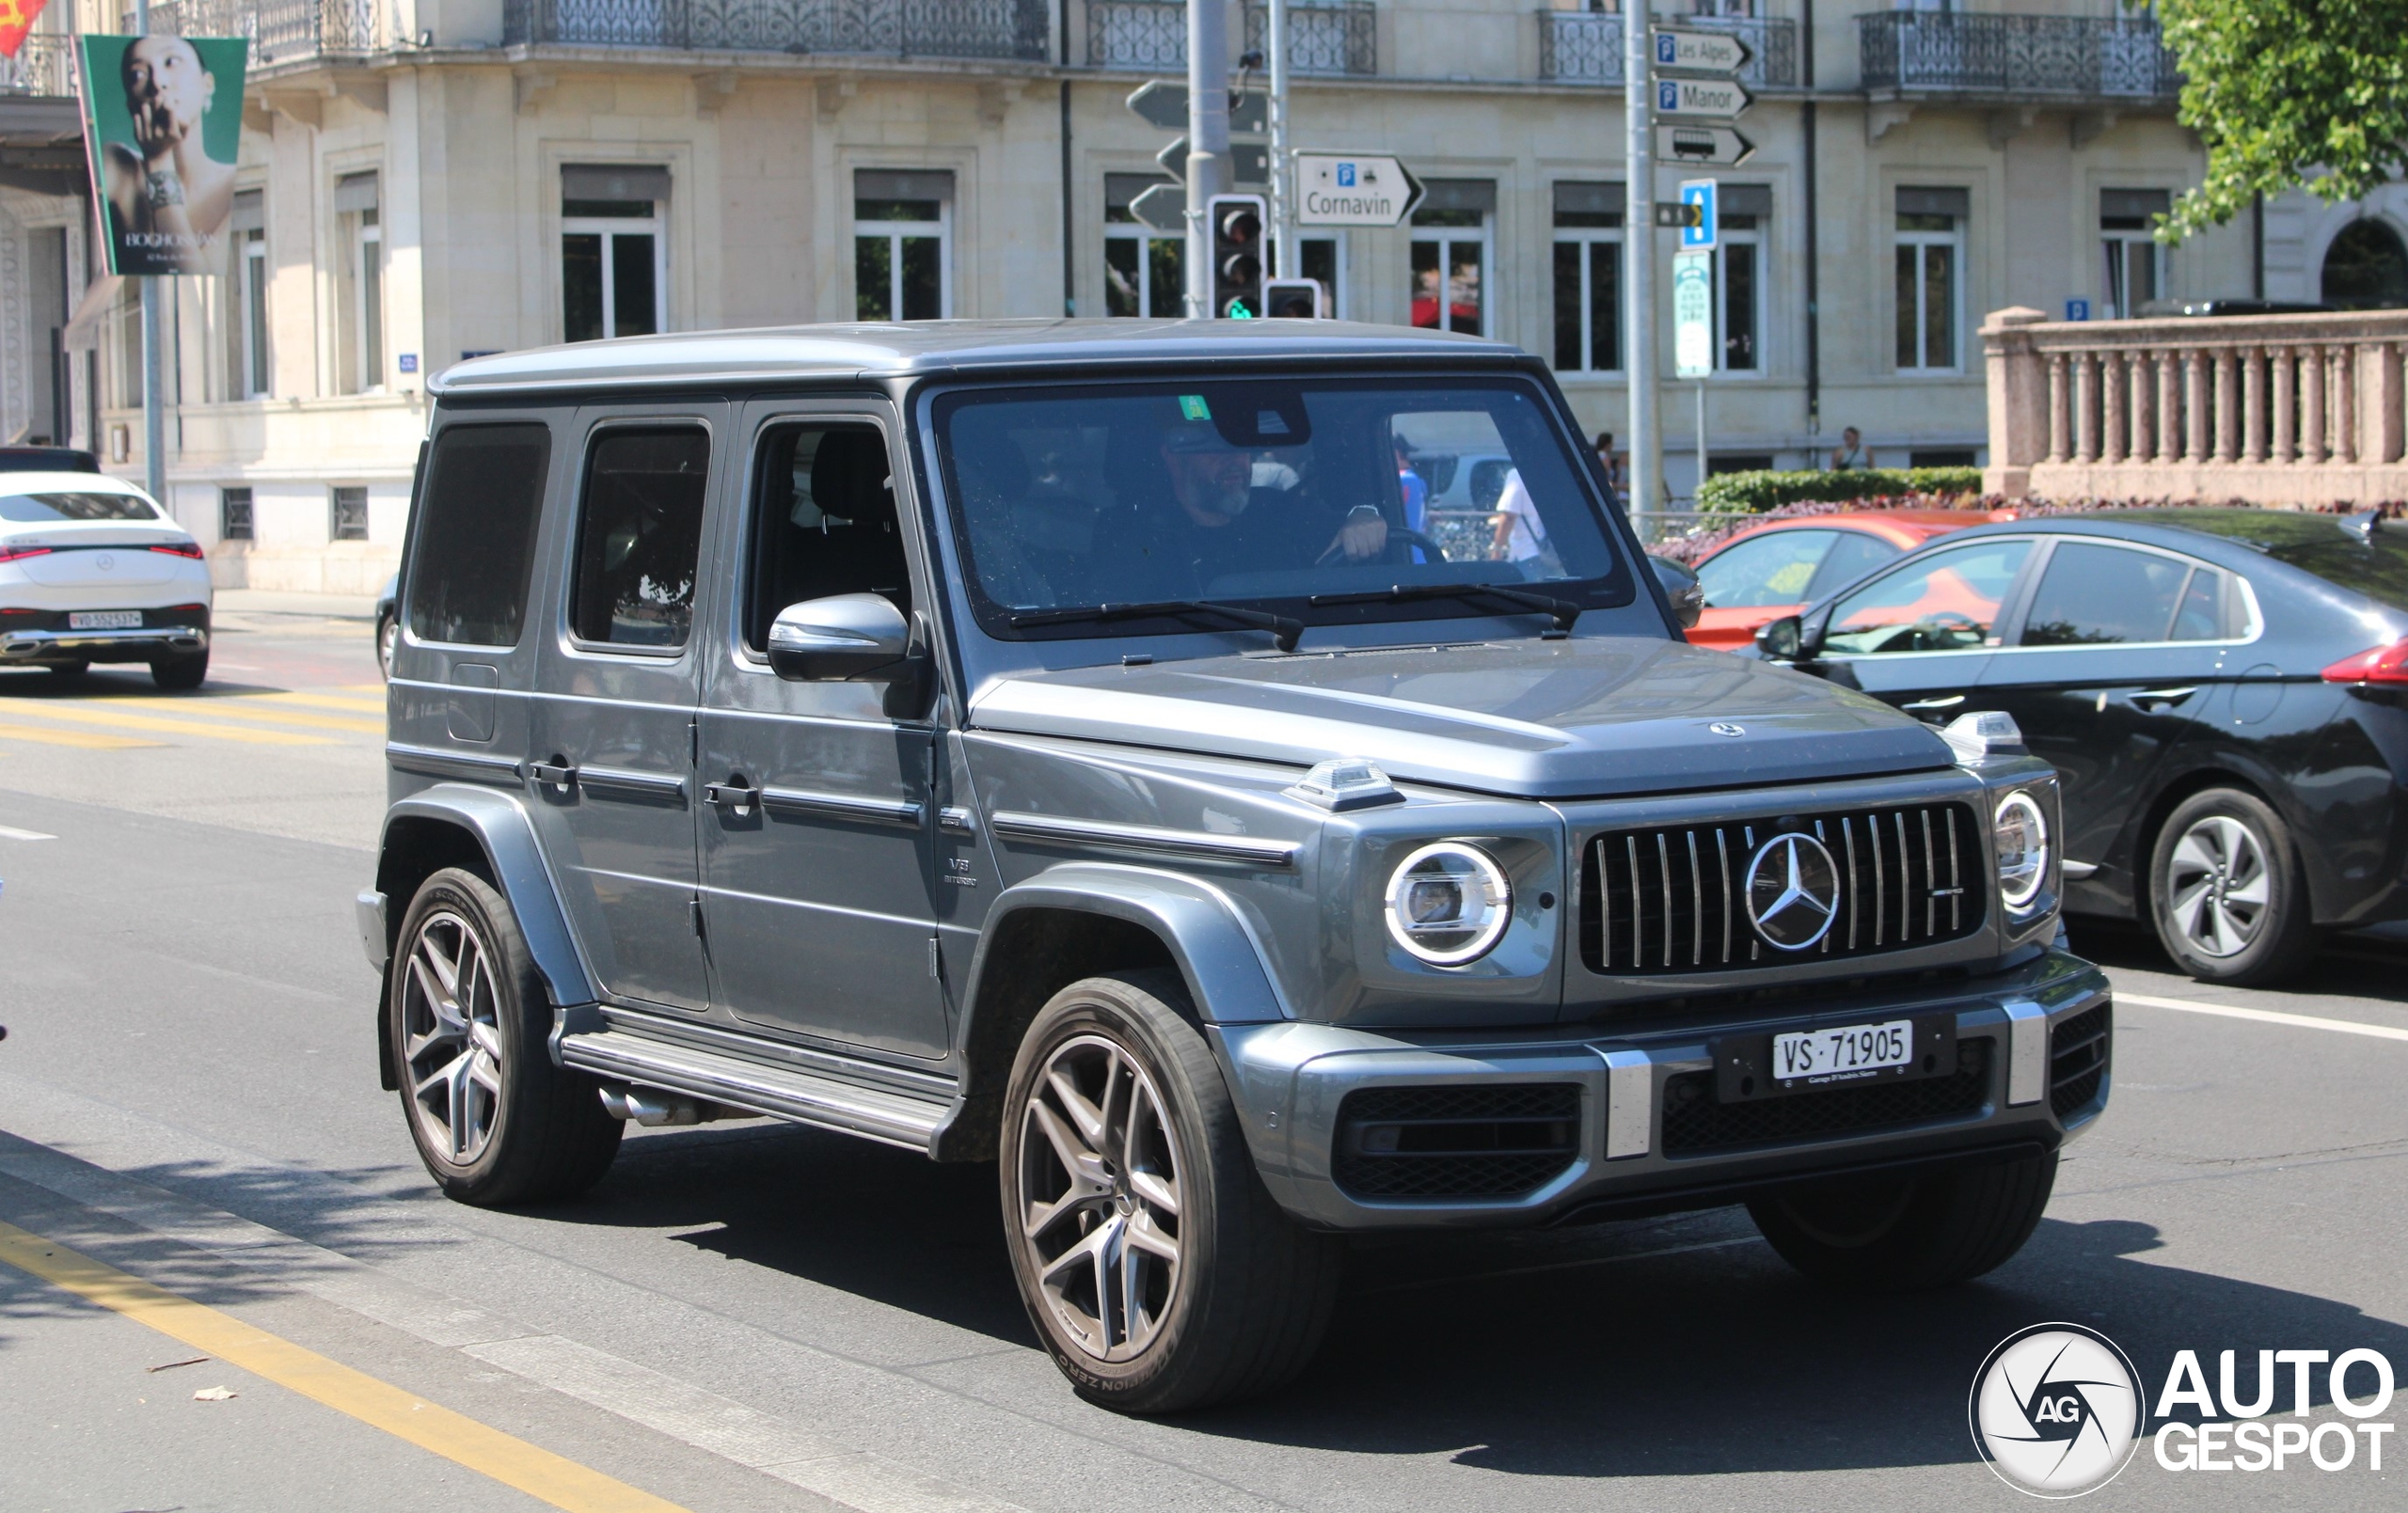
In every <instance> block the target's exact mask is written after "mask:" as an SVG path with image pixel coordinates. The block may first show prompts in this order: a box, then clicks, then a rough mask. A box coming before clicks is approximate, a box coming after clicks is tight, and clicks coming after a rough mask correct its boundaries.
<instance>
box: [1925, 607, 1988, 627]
mask: <svg viewBox="0 0 2408 1513" xmlns="http://www.w3.org/2000/svg"><path fill="white" fill-rule="evenodd" d="M1923 623H1925V624H1926V625H1929V626H1931V627H1932V628H1933V629H1935V630H1970V631H1979V630H1980V629H1981V628H1982V623H1981V622H1980V621H1978V620H1975V619H1974V618H1973V617H1972V616H1971V615H1968V614H1960V613H1959V612H1957V610H1954V609H1935V610H1933V611H1932V612H1931V613H1930V614H1927V615H1925V616H1924V617H1923Z"/></svg>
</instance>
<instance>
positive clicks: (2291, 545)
mask: <svg viewBox="0 0 2408 1513" xmlns="http://www.w3.org/2000/svg"><path fill="white" fill-rule="evenodd" d="M2093 518H2096V519H2100V520H2122V521H2130V522H2131V524H2133V525H2141V526H2177V527H2179V528H2182V529H2184V530H2195V531H2198V532H2199V533H2200V534H2202V535H2207V536H2222V537H2224V538H2225V539H2226V540H2227V541H2237V542H2240V543H2241V544H2243V545H2245V546H2255V547H2257V549H2258V550H2259V551H2261V552H2264V553H2265V554H2266V555H2267V556H2269V557H2271V558H2273V559H2274V560H2275V561H2277V562H2284V563H2288V564H2289V565H2290V566H2292V567H2295V568H2298V569H2299V570H2300V571H2302V572H2304V573H2313V574H2315V575H2317V576H2318V577H2321V578H2322V579H2323V580H2324V581H2325V582H2327V583H2331V584H2335V585H2337V586H2338V587H2340V588H2344V589H2348V590H2349V591H2352V592H2353V593H2363V594H2365V595H2366V596H2367V597H2368V598H2369V599H2372V600H2374V601H2375V602H2376V603H2377V604H2383V605H2388V606H2390V607H2392V608H2394V609H2408V527H2403V526H2401V525H2400V523H2398V522H2396V521H2388V520H2386V521H2384V523H2383V524H2382V525H2381V526H2379V527H2377V528H2375V530H2374V532H2373V534H2372V536H2371V538H2369V537H2368V536H2365V535H2361V534H2359V533H2358V532H2357V531H2354V530H2352V529H2351V528H2349V527H2347V526H2345V525H2343V524H2341V521H2340V519H2339V517H2338V516H2336V515H2313V514H2293V513H2290V512H2288V511H2273V510H2214V509H2207V510H2199V509H2185V510H2151V511H2147V512H2141V511H2125V512H2119V513H2115V514H2100V515H2098V516H2095V517H2093Z"/></svg>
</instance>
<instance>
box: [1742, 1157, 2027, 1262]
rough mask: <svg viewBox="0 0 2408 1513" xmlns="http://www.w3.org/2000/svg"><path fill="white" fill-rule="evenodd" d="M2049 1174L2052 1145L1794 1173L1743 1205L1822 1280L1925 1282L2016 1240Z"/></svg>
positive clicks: (2012, 1248) (1769, 1236)
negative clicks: (1840, 1171)
mask: <svg viewBox="0 0 2408 1513" xmlns="http://www.w3.org/2000/svg"><path fill="white" fill-rule="evenodd" d="M2056 1180H2057V1157H2056V1153H2055V1152H2053V1151H2052V1152H2050V1153H2049V1154H2048V1155H2046V1156H2034V1157H2027V1158H2024V1159H2022V1160H2016V1161H1988V1162H1982V1163H1978V1164H1972V1165H1965V1166H1951V1167H1941V1168H1939V1169H1937V1170H1934V1171H1928V1172H1925V1173H1922V1174H1916V1175H1898V1176H1871V1177H1843V1178H1835V1179H1832V1180H1830V1181H1825V1182H1808V1183H1800V1184H1798V1186H1796V1187H1792V1188H1783V1189H1778V1190H1773V1191H1771V1192H1767V1193H1766V1194H1764V1195H1762V1196H1760V1197H1755V1198H1751V1199H1750V1200H1749V1201H1748V1214H1749V1217H1751V1218H1752V1219H1753V1220H1755V1221H1756V1228H1757V1229H1759V1230H1761V1231H1763V1232H1764V1237H1765V1238H1766V1241H1768V1242H1769V1243H1770V1244H1771V1246H1772V1248H1773V1249H1774V1250H1775V1251H1777V1252H1779V1253H1781V1258H1782V1260H1784V1261H1787V1262H1788V1263H1789V1264H1790V1265H1791V1266H1793V1267H1796V1268H1797V1269H1798V1270H1799V1271H1801V1272H1803V1273H1804V1274H1805V1275H1806V1276H1808V1277H1810V1278H1812V1279H1813V1280H1814V1281H1816V1282H1819V1283H1821V1284H1824V1285H1825V1286H1828V1287H1836V1288H1840V1289H1843V1290H1845V1291H1849V1292H1875V1293H1893V1292H1926V1291H1929V1290H1930V1289H1932V1288H1934V1287H1946V1286H1953V1285H1955V1284H1957V1283H1959V1282H1970V1281H1972V1279H1973V1278H1975V1277H1978V1276H1980V1275H1982V1274H1983V1273H1985V1272H1987V1271H1990V1270H1994V1269H1997V1268H1998V1267H2000V1266H2002V1265H2004V1263H2005V1261H2006V1259H2007V1258H2008V1257H2009V1256H2011V1255H2013V1254H2014V1253H2016V1252H2017V1251H2020V1250H2021V1249H2022V1248H2023V1242H2024V1241H2025V1240H2027V1239H2030V1238H2031V1237H2032V1231H2033V1229H2034V1228H2035V1227H2036V1225H2038V1223H2039V1222H2040V1213H2041V1210H2043V1209H2045V1208H2047V1207H2048V1206H2049V1193H2050V1190H2052V1188H2054V1187H2055V1185H2056Z"/></svg>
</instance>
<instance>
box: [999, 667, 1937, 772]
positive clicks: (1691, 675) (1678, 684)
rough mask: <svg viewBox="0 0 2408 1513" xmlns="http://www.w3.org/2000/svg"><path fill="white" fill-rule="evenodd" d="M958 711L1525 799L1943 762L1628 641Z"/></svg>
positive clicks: (1919, 744)
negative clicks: (1372, 769)
mask: <svg viewBox="0 0 2408 1513" xmlns="http://www.w3.org/2000/svg"><path fill="white" fill-rule="evenodd" d="M970 718H971V723H972V724H973V725H974V726H976V727H979V728H981V729H985V730H992V731H1009V732H1015V733H1023V734H1032V735H1054V736H1067V737H1071V738H1075V739H1082V740H1095V741H1113V742H1117V743H1120V744H1124V745H1130V746H1142V747H1152V748H1156V749H1166V750H1177V751H1195V752H1204V753H1210V754H1213V755H1220V756H1235V757H1252V758H1259V759H1261V760H1264V761H1272V762H1284V763H1292V764H1298V765H1310V764H1313V763H1316V762H1321V761H1323V760H1326V759H1328V758H1331V757H1340V756H1344V757H1362V758H1366V759H1368V760H1370V761H1371V762H1374V763H1376V764H1379V766H1380V767H1381V768H1382V769H1384V770H1385V771H1386V772H1387V773H1388V775H1389V776H1390V777H1393V778H1397V779H1400V780H1411V781H1417V782H1428V783H1438V784H1444V785H1446V786H1450V787H1457V788H1469V789H1476V790H1479V791H1481V792H1484V793H1497V794H1510V795H1514V796H1522V797H1529V798H1583V797H1602V796H1612V795H1623V794H1649V793H1673V792H1680V791H1685V790H1693V789H1707V788H1732V787H1748V786H1751V785H1756V784H1764V783H1775V782H1781V783H1788V782H1809V781H1815V780H1826V779H1833V778H1857V777H1875V776H1879V775H1881V774H1884V773H1896V772H1916V771H1927V770H1929V769H1931V768H1935V767H1945V766H1949V765H1951V764H1953V762H1954V760H1955V759H1954V757H1953V756H1952V755H1951V754H1950V751H1949V749H1948V747H1947V745H1946V743H1944V742H1942V741H1941V739H1940V737H1939V736H1938V735H1937V734H1936V733H1933V732H1932V731H1931V730H1929V729H1928V728H1926V727H1925V726H1923V725H1921V724H1918V723H1917V722H1915V721H1914V720H1911V719H1909V718H1907V717H1905V716H1903V715H1900V714H1898V713H1897V712H1896V711H1894V710H1893V709H1891V708H1889V707H1888V706H1887V705H1885V704H1883V703H1881V702H1879V701H1877V700H1874V699H1871V698H1869V697H1866V696H1865V695H1862V694H1859V693H1855V692H1853V691H1851V690H1848V689H1845V688H1838V687H1834V686H1831V685H1830V684H1828V683H1825V682H1823V681H1821V680H1820V679H1816V678H1810V677H1806V676H1804V675H1802V674H1800V673H1797V672H1792V671H1790V670H1787V669H1785V668H1776V667H1772V666H1768V665H1766V664H1765V663H1763V662H1754V661H1747V660H1743V659H1741V658H1739V657H1735V656H1732V655H1731V654H1728V653H1725V652H1712V651H1706V650H1703V649H1702V648H1699V647H1693V646H1689V645H1687V644H1684V643H1682V642H1678V641H1664V640H1657V639H1655V638H1640V637H1602V636H1599V637H1577V638H1572V639H1568V640H1560V641H1547V640H1529V641H1500V642H1477V643H1470V644H1458V645H1452V646H1421V647H1411V648H1396V649H1386V648H1383V649H1376V650H1367V651H1357V652H1338V653H1320V654H1311V653H1307V654H1291V655H1284V656H1281V655H1241V656H1226V657H1212V658H1206V659H1201V660H1196V661H1182V662H1172V663H1164V664H1159V665H1156V664H1149V665H1145V666H1139V667H1126V666H1123V667H1101V668H1077V669H1071V670H1063V671H1054V672H1036V673H1026V674H1022V675H1020V676H1016V677H1009V678H1003V679H999V680H997V681H996V682H994V683H992V684H990V685H989V686H987V687H986V688H984V689H983V690H981V691H980V693H979V695H978V697H977V698H975V699H974V700H973V701H972V703H971V710H970ZM1732 731H1736V732H1737V733H1735V734H1734V733H1731V732H1732Z"/></svg>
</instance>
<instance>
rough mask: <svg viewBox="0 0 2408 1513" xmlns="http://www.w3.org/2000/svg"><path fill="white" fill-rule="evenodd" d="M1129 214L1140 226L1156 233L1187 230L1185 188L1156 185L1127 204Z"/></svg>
mask: <svg viewBox="0 0 2408 1513" xmlns="http://www.w3.org/2000/svg"><path fill="white" fill-rule="evenodd" d="M1129 213H1130V214H1132V215H1134V216H1135V217H1137V220H1138V222H1139V223H1140V224H1141V225H1145V226H1149V227H1151V228H1153V229H1155V230H1157V231H1170V232H1178V231H1184V230H1186V229H1187V188H1186V186H1185V185H1184V184H1156V185H1154V186H1153V187H1152V188H1151V189H1149V190H1147V191H1146V192H1145V193H1143V194H1141V195H1139V196H1138V197H1136V198H1134V199H1133V200H1131V201H1130V202H1129Z"/></svg>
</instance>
